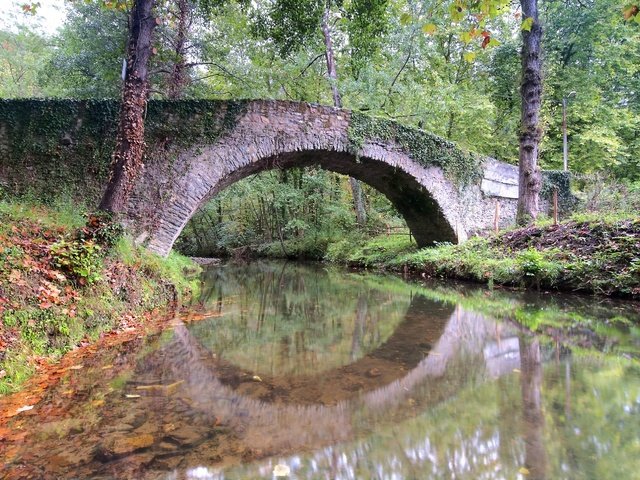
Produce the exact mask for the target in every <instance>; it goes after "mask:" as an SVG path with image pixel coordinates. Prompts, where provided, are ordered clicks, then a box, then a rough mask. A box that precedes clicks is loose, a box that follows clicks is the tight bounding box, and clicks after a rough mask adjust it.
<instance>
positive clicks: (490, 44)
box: [487, 37, 500, 47]
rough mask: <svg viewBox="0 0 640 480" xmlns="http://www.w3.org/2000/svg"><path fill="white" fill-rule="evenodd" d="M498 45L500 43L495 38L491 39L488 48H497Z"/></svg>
mask: <svg viewBox="0 0 640 480" xmlns="http://www.w3.org/2000/svg"><path fill="white" fill-rule="evenodd" d="M498 45H500V41H499V40H496V39H495V38H493V37H491V40H489V43H488V44H487V47H497V46H498Z"/></svg>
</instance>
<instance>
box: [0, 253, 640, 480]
mask: <svg viewBox="0 0 640 480" xmlns="http://www.w3.org/2000/svg"><path fill="white" fill-rule="evenodd" d="M9 427H10V428H12V429H19V430H20V431H22V432H24V435H23V438H22V439H21V441H20V442H19V443H18V444H17V445H16V446H13V447H12V448H11V449H8V450H7V451H6V458H4V459H3V460H2V464H0V466H1V467H2V468H3V470H2V471H1V472H0V473H2V476H3V478H10V479H13V478H34V479H41V478H43V479H49V478H51V479H53V478H95V479H107V478H140V479H215V480H223V479H224V480H230V479H254V478H256V479H257V478H267V479H270V478H280V477H281V478H290V479H341V480H342V479H431V478H433V479H454V478H455V479H502V478H507V479H523V480H525V479H549V480H551V479H553V480H555V479H571V480H576V479H598V480H600V479H609V478H610V479H616V480H620V479H630V478H638V476H637V475H638V472H640V307H639V306H638V304H635V303H631V302H622V301H613V300H607V299H597V298H593V297H582V296H571V295H559V294H544V293H522V292H508V291H498V290H496V291H490V290H487V289H486V288H479V287H469V286H465V285H455V284H450V283H444V282H434V283H422V284H418V283H410V282H405V281H403V280H402V279H400V278H397V277H394V276H383V275H377V274H372V273H361V272H349V271H345V270H342V269H339V268H335V267H329V266H326V265H321V264H301V263H283V262H265V261H257V262H252V263H249V264H242V265H239V264H227V265H222V266H218V267H209V268H207V270H205V272H204V273H203V276H202V291H201V294H200V296H199V297H198V298H197V299H196V300H195V301H194V303H193V305H191V306H190V307H189V308H187V309H185V311H184V312H182V313H181V315H180V316H179V317H177V318H175V319H174V320H173V321H171V323H170V324H169V325H168V326H167V328H166V329H164V330H163V331H161V332H159V333H155V334H152V335H148V336H140V337H139V338H136V339H134V340H131V341H128V342H126V343H123V344H120V345H117V346H115V347H113V348H109V349H105V350H104V351H100V352H98V353H96V354H95V355H94V356H92V357H91V358H89V359H87V361H85V362H84V363H83V364H82V365H79V366H77V368H70V369H69V371H68V372H67V373H66V375H65V376H64V377H63V378H62V380H61V381H60V382H58V384H57V385H55V386H54V387H52V388H50V389H49V390H48V391H47V393H46V395H45V397H44V398H43V400H42V401H40V402H39V403H38V404H37V405H35V406H34V408H32V409H30V410H28V411H24V412H21V413H20V414H16V415H15V416H14V417H12V419H11V422H10V424H9Z"/></svg>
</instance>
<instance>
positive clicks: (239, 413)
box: [165, 296, 510, 454]
mask: <svg viewBox="0 0 640 480" xmlns="http://www.w3.org/2000/svg"><path fill="white" fill-rule="evenodd" d="M425 302H427V303H432V302H428V301H426V299H424V297H420V296H415V297H414V299H413V302H412V307H413V306H415V305H419V306H420V309H423V308H424V307H425V304H424V303H425ZM436 306H437V305H436ZM440 308H443V307H442V306H440ZM449 311H450V310H449ZM409 315H416V316H417V315H418V312H417V309H410V312H409ZM424 327H425V328H428V322H425V324H424ZM496 332H497V330H496V328H495V325H494V324H493V323H492V322H489V321H486V320H485V319H484V318H483V317H481V316H479V315H474V314H470V313H468V312H465V311H463V310H461V309H456V310H455V311H454V312H453V313H452V314H450V316H449V320H448V321H447V323H446V325H445V328H444V331H443V332H442V334H441V336H440V337H439V338H435V339H433V343H434V345H433V350H432V352H431V353H432V354H430V355H428V356H427V357H426V358H424V359H423V360H422V361H420V362H419V363H418V364H417V366H416V367H415V368H413V369H412V370H411V371H410V372H408V373H407V374H406V375H404V376H403V377H402V378H399V379H398V380H396V381H394V382H392V383H390V384H388V385H386V386H384V387H380V388H378V389H377V390H375V391H372V392H370V393H367V394H364V395H362V396H358V395H354V397H353V399H352V400H345V401H342V402H339V403H338V404H337V405H333V406H324V405H308V406H304V405H291V404H280V403H270V402H265V401H261V400H259V399H258V398H255V397H252V396H250V395H239V394H237V393H236V392H235V390H234V389H233V388H231V387H229V386H226V385H224V384H223V383H222V382H220V380H219V378H218V377H217V375H216V367H215V362H214V363H211V362H205V363H203V362H202V356H203V352H202V349H201V347H199V346H198V344H197V341H196V340H195V339H194V338H193V337H192V336H191V335H190V333H189V331H188V330H187V329H186V328H183V327H177V328H176V331H175V339H174V342H173V343H174V345H167V354H166V356H165V359H166V360H167V361H169V362H170V363H171V364H172V365H173V368H174V369H175V370H174V375H175V376H176V378H182V379H184V380H185V385H184V387H183V388H182V395H187V396H189V397H190V398H191V399H192V400H193V402H192V405H193V406H194V408H198V409H205V410H207V411H209V412H210V413H211V415H215V416H216V417H217V418H218V419H219V420H220V421H222V423H225V424H229V425H234V426H235V427H236V428H237V429H238V431H239V432H241V437H242V441H243V442H244V443H246V445H247V446H249V447H250V448H253V449H260V450H262V451H266V452H270V453H272V454H277V453H278V452H286V451H289V450H290V449H296V450H297V449H306V448H317V447H318V446H321V445H331V444H334V443H337V442H344V441H345V440H348V439H353V438H354V437H357V436H359V435H360V434H361V432H364V431H369V430H370V428H371V425H372V422H383V423H388V422H398V421H401V420H402V419H406V418H408V417H411V416H413V415H415V413H416V409H418V410H417V411H422V410H424V409H428V408H430V407H431V406H436V405H438V404H439V403H441V402H444V401H446V400H447V399H449V398H452V397H454V396H455V395H456V394H457V392H458V391H459V390H460V389H464V388H468V387H469V385H474V384H478V385H479V384H482V382H483V381H484V379H485V378H486V376H487V375H488V370H487V368H486V365H484V363H485V362H484V355H485V354H484V351H485V347H486V345H487V342H492V341H496ZM412 334H413V335H414V336H415V332H412ZM180 349H184V351H185V352H186V353H187V354H188V356H189V361H188V362H185V361H177V360H178V359H175V360H176V361H173V362H172V359H171V357H170V355H171V351H172V350H173V351H175V350H180ZM373 355H375V352H374V353H373ZM386 355H387V354H386V353H385V354H382V356H386ZM182 356H183V357H184V355H182ZM183 360H184V358H183ZM509 365H510V364H509ZM502 373H504V372H502ZM409 400H411V401H409ZM408 405H409V407H408Z"/></svg>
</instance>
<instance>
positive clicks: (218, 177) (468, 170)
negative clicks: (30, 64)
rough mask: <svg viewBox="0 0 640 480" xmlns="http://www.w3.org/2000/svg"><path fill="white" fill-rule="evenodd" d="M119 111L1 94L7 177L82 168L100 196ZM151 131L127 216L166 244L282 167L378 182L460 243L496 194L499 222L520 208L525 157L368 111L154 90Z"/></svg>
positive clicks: (442, 236) (9, 183) (426, 232)
mask: <svg viewBox="0 0 640 480" xmlns="http://www.w3.org/2000/svg"><path fill="white" fill-rule="evenodd" d="M117 112H118V104H117V102H115V101H110V100H101V101H96V100H89V101H73V100H8V101H7V100H5V101H0V160H1V161H0V188H3V184H4V188H8V189H9V190H15V191H21V190H22V191H25V190H29V187H31V189H33V188H36V189H37V188H38V187H37V186H36V185H37V184H38V182H40V183H41V184H42V187H41V188H40V190H42V191H44V190H46V189H47V188H51V182H52V181H53V182H55V178H60V179H61V180H62V179H63V178H64V179H67V178H75V180H74V181H75V183H76V184H83V185H89V184H91V183H92V181H93V183H94V184H93V191H94V192H95V196H96V197H97V195H99V190H100V188H101V187H102V185H104V181H105V177H106V172H107V171H108V164H109V154H110V152H111V149H112V148H113V139H114V138H115V134H114V132H115V127H116V124H117ZM146 140H147V154H146V160H145V169H144V171H143V173H142V176H141V178H140V181H139V182H138V184H137V185H136V188H135V190H134V192H133V194H132V197H131V200H130V202H129V205H128V209H127V212H126V223H127V224H128V226H129V228H130V229H131V231H132V232H133V234H134V236H135V237H136V239H137V241H138V242H139V243H142V244H144V245H146V246H147V247H148V248H149V249H150V250H152V251H154V252H157V253H159V254H161V255H166V254H168V253H169V251H170V250H171V247H172V245H173V243H174V242H175V240H176V238H177V237H178V235H179V234H180V232H181V231H182V229H183V228H184V226H185V225H186V223H187V222H188V220H189V219H190V218H191V217H192V216H193V214H194V213H195V212H196V211H197V210H198V209H199V208H200V207H201V206H202V205H203V204H204V203H205V202H207V201H208V200H209V199H211V198H212V197H214V196H215V195H216V194H217V193H218V192H220V191H221V190H222V189H224V188H225V187H227V186H229V185H231V184H233V183H234V182H236V181H238V180H241V179H242V178H245V177H247V176H249V175H252V174H254V173H258V172H260V171H264V170H267V169H272V168H289V167H298V166H308V165H319V166H321V167H322V168H325V169H328V170H331V171H334V172H338V173H342V174H345V175H350V176H352V177H354V178H357V179H359V180H361V181H363V182H365V183H367V184H369V185H371V186H373V187H374V188H376V189H377V190H379V191H380V192H381V193H383V194H384V195H386V196H387V197H388V198H389V200H390V201H391V202H392V203H393V204H394V205H395V207H396V208H397V209H398V211H399V212H400V213H401V214H402V215H403V217H404V218H405V220H406V222H407V225H408V226H409V228H410V229H411V231H412V233H413V234H414V236H415V238H416V240H417V242H418V244H419V245H420V246H426V245H431V244H433V243H434V242H442V241H448V242H454V243H455V242H461V241H464V240H466V239H467V238H468V237H469V235H472V234H474V233H475V232H478V231H482V230H486V229H489V228H491V227H492V226H493V222H494V214H495V210H496V201H499V203H500V212H501V214H500V224H501V225H503V226H505V225H508V224H511V223H512V222H513V220H514V218H515V209H516V201H517V196H518V171H517V168H516V167H514V166H512V165H509V164H506V163H503V162H499V161H497V160H494V159H491V158H486V157H481V156H479V155H476V154H473V153H469V152H465V151H463V150H461V149H460V148H458V147H457V146H456V145H454V144H453V143H451V142H448V141H446V140H444V139H442V138H440V137H437V136H435V135H432V134H430V133H427V132H424V131H422V130H418V129H414V128H410V127H407V126H403V125H401V124H398V123H395V122H392V121H389V120H386V119H381V118H374V117H370V116H367V115H363V114H361V113H358V112H351V111H348V110H342V109H336V108H332V107H327V106H320V105H313V104H308V103H298V102H288V101H274V100H247V101H214V100H193V101H191V100H185V101H151V102H149V105H148V111H147V118H146ZM29 179H31V181H30V180H29ZM96 179H98V180H99V181H98V182H96ZM25 183H27V185H24V184H25ZM96 183H98V186H96V185H95V184H96ZM87 189H88V187H87ZM71 190H73V191H76V192H77V191H78V189H77V188H76V186H72V188H71Z"/></svg>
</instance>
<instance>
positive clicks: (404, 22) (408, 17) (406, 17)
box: [400, 12, 411, 25]
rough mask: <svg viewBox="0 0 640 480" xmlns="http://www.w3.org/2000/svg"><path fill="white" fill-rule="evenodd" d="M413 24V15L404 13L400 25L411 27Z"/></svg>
mask: <svg viewBox="0 0 640 480" xmlns="http://www.w3.org/2000/svg"><path fill="white" fill-rule="evenodd" d="M410 23H411V15H410V14H409V13H406V12H405V13H403V14H402V15H400V25H409V24H410Z"/></svg>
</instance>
